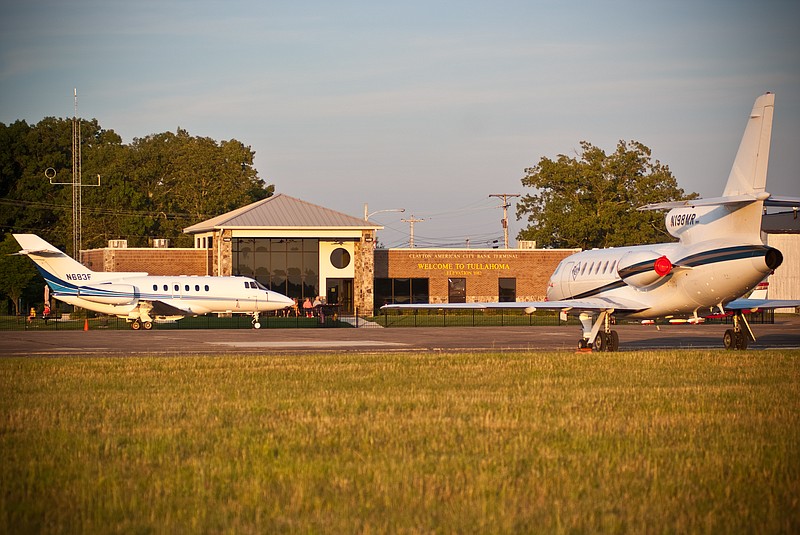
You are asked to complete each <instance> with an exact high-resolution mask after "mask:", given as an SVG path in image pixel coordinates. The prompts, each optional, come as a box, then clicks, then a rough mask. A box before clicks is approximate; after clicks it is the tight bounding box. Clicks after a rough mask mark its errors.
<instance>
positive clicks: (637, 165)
mask: <svg viewBox="0 0 800 535" xmlns="http://www.w3.org/2000/svg"><path fill="white" fill-rule="evenodd" d="M651 155H652V153H651V151H650V149H649V148H648V147H646V146H645V145H643V144H641V143H639V142H637V141H630V142H625V141H620V142H619V143H618V144H617V148H616V151H615V152H613V153H612V154H606V153H605V152H604V151H603V150H601V149H599V148H598V147H595V146H594V145H592V144H591V143H588V142H586V141H582V142H581V153H580V154H579V155H578V156H577V157H568V156H565V155H563V154H561V155H559V156H558V158H557V159H556V160H552V159H550V158H547V157H543V158H542V159H541V160H540V161H539V163H538V164H537V165H536V166H534V167H531V168H528V169H525V177H524V178H523V179H522V184H523V186H528V187H531V188H534V189H535V192H534V193H531V194H526V195H524V196H523V197H522V199H521V200H520V202H519V203H517V219H518V220H519V219H522V218H523V217H524V218H526V219H527V221H528V226H527V227H526V228H524V229H522V230H521V231H520V232H519V234H518V235H517V238H518V239H521V240H535V241H536V242H537V244H538V245H539V246H540V247H554V248H581V249H591V248H594V247H617V246H625V245H634V244H640V243H657V242H661V241H665V240H670V239H671V237H670V236H669V234H667V232H666V229H665V228H664V219H663V214H661V213H660V212H650V211H645V212H642V211H637V210H636V208H637V207H639V206H642V205H645V204H648V203H651V202H664V201H675V200H680V199H692V198H696V197H697V194H696V193H692V194H690V195H686V194H685V193H684V191H683V190H682V189H681V188H679V187H678V186H677V182H676V180H675V177H674V176H673V175H672V172H671V171H670V170H669V167H668V166H666V165H663V164H662V163H661V162H659V161H658V160H655V161H653V160H652V158H651Z"/></svg>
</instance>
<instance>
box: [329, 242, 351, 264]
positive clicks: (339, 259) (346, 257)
mask: <svg viewBox="0 0 800 535" xmlns="http://www.w3.org/2000/svg"><path fill="white" fill-rule="evenodd" d="M331 265H332V266H333V267H335V268H336V269H344V268H346V267H347V266H349V265H350V253H349V252H347V249H345V248H343V247H337V248H336V249H334V250H333V251H332V252H331Z"/></svg>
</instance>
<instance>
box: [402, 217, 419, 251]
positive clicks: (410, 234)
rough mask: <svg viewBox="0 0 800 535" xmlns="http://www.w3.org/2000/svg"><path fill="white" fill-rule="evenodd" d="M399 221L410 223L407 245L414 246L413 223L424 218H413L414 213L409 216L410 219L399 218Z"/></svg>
mask: <svg viewBox="0 0 800 535" xmlns="http://www.w3.org/2000/svg"><path fill="white" fill-rule="evenodd" d="M400 221H402V222H403V223H408V224H409V225H410V232H409V236H410V237H409V240H408V246H409V247H414V223H422V222H423V221H425V220H424V219H418V218H415V217H414V214H411V218H410V219H401V220H400Z"/></svg>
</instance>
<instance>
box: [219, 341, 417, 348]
mask: <svg viewBox="0 0 800 535" xmlns="http://www.w3.org/2000/svg"><path fill="white" fill-rule="evenodd" d="M206 343H207V344H212V345H220V346H231V347H241V348H260V347H263V348H270V347H272V348H287V347H313V348H338V347H401V346H407V345H408V344H403V343H400V342H372V341H369V340H353V341H346V340H342V341H339V340H309V341H301V340H290V341H278V342H206Z"/></svg>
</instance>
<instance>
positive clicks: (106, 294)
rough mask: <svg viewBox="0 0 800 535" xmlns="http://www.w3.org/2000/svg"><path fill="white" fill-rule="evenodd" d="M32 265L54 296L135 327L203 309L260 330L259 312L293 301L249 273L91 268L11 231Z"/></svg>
mask: <svg viewBox="0 0 800 535" xmlns="http://www.w3.org/2000/svg"><path fill="white" fill-rule="evenodd" d="M13 236H14V238H15V239H16V240H17V242H19V245H20V246H21V247H22V250H21V251H20V252H19V253H17V254H20V255H27V256H28V257H29V258H30V259H31V260H33V262H34V263H35V264H36V267H37V268H38V270H39V273H41V274H42V276H43V277H44V280H45V282H46V283H47V285H48V286H49V287H50V289H51V291H52V295H53V297H55V298H56V299H58V300H59V301H63V302H65V303H68V304H70V305H75V306H78V307H81V308H85V309H87V310H92V311H94V312H99V313H101V314H109V315H112V316H117V317H120V318H125V319H126V320H127V321H128V322H129V323H130V325H131V327H132V328H133V329H135V330H138V329H142V328H144V329H146V330H149V329H152V328H153V321H154V320H155V319H156V318H158V319H169V320H178V319H181V318H184V317H186V316H196V315H201V314H208V313H234V314H249V315H251V316H253V327H255V328H256V329H258V328H260V327H261V325H260V323H259V322H258V316H259V314H260V313H262V312H270V311H274V310H282V309H284V308H286V307H289V306H292V305H294V301H293V300H292V299H290V298H288V297H286V296H285V295H283V294H280V293H278V292H273V291H272V290H268V289H267V288H265V287H264V286H263V285H262V284H261V283H259V282H258V281H256V280H254V279H251V278H248V277H207V276H186V275H182V276H174V277H168V276H149V275H148V274H147V273H144V272H142V273H122V272H118V273H114V272H98V271H92V270H90V269H89V268H87V267H86V266H84V265H82V264H80V263H79V262H77V261H75V260H74V259H72V258H71V257H69V256H67V255H66V254H65V253H63V252H62V251H59V250H58V249H56V248H55V247H54V246H52V245H50V244H49V243H47V242H46V241H45V240H43V239H42V238H40V237H39V236H36V235H35V234H14V235H13Z"/></svg>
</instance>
